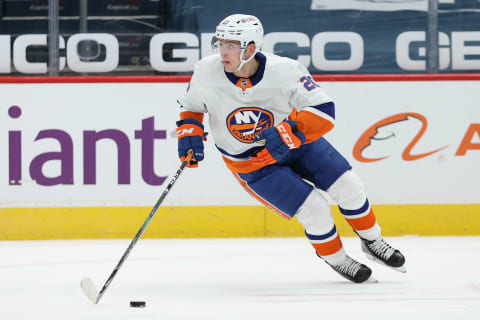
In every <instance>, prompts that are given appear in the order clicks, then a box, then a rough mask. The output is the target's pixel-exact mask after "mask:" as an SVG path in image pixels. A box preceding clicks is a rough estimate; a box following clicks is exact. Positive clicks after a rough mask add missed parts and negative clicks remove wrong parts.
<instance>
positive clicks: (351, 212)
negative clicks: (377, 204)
mask: <svg viewBox="0 0 480 320" xmlns="http://www.w3.org/2000/svg"><path fill="white" fill-rule="evenodd" d="M369 206H370V204H369V203H368V199H367V200H366V201H365V203H364V204H363V206H362V207H361V208H360V209H357V210H347V209H343V208H341V207H340V206H339V207H338V208H339V209H340V212H341V213H342V214H343V215H346V216H354V215H357V214H362V213H365V211H367V209H368V207H369Z"/></svg>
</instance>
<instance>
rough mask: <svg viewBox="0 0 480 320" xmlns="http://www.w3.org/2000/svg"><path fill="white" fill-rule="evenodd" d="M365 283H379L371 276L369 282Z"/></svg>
mask: <svg viewBox="0 0 480 320" xmlns="http://www.w3.org/2000/svg"><path fill="white" fill-rule="evenodd" d="M364 283H378V280H377V279H375V278H374V277H372V276H370V278H368V279H367V280H365V282H364Z"/></svg>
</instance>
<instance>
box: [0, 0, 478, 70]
mask: <svg viewBox="0 0 480 320" xmlns="http://www.w3.org/2000/svg"><path fill="white" fill-rule="evenodd" d="M429 1H430V0H372V1H366V0H298V1H291V0H263V1H257V0H243V1H213V0H175V1H170V0H155V1H153V0H102V1H88V19H87V30H88V31H87V32H88V33H89V35H88V36H79V35H78V33H80V32H84V31H80V15H79V8H78V3H76V2H69V1H62V2H61V3H60V8H59V10H60V37H61V39H60V57H61V59H65V62H64V63H62V62H61V70H60V72H61V73H62V74H68V73H79V72H82V73H89V72H95V73H105V74H191V73H192V71H193V66H194V64H195V62H196V61H198V60H199V59H201V58H202V57H204V56H206V55H209V54H211V53H212V50H211V49H210V39H211V36H212V34H213V32H214V31H215V27H216V25H217V24H218V23H219V22H220V21H221V20H222V19H223V18H225V17H226V16H228V15H231V14H234V13H245V14H252V15H255V16H257V17H258V18H259V19H260V20H261V21H262V24H263V26H264V29H265V38H264V41H263V50H264V51H270V52H274V53H276V54H278V55H281V56H286V57H290V58H292V59H297V60H299V61H300V62H301V63H302V64H304V65H305V66H306V67H307V68H308V69H309V71H310V72H311V73H313V74H323V73H340V74H342V73H344V74H379V73H427V72H428V71H427V70H429V69H428V64H427V58H428V57H429V56H432V53H434V51H430V50H429V48H431V47H432V44H431V43H430V46H429V45H427V42H428V39H429V34H428V32H427V30H429ZM0 3H1V4H2V5H1V6H0V10H1V11H0V48H1V50H0V51H1V52H0V73H21V74H39V73H40V74H42V73H46V70H47V68H46V62H47V60H48V47H47V45H46V43H47V42H46V41H47V40H46V35H47V34H48V10H47V9H48V5H47V1H46V0H42V1H37V0H23V1H2V0H0ZM431 12H432V11H430V13H431ZM2 13H3V16H2ZM437 21H438V23H437V24H436V28H437V30H438V48H437V49H438V63H437V64H438V71H439V72H443V73H459V72H478V71H479V70H480V1H478V0H438V19H437ZM430 22H431V20H430ZM431 25H432V24H431V23H430V30H432V29H431ZM33 35H35V36H33ZM107 35H111V36H113V38H112V37H110V39H107V38H108V36H107ZM79 37H80V38H81V39H80V40H79V39H78V38H79ZM71 38H73V39H71ZM98 38H102V39H101V41H100V40H98ZM102 41H103V42H102ZM9 52H11V54H10V53H9ZM79 64H81V65H82V66H79ZM97 65H102V67H97Z"/></svg>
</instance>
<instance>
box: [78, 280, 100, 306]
mask: <svg viewBox="0 0 480 320" xmlns="http://www.w3.org/2000/svg"><path fill="white" fill-rule="evenodd" d="M80 287H81V288H82V291H83V293H84V294H85V295H86V296H87V298H88V300H90V301H92V303H94V304H97V303H98V300H97V299H98V291H97V288H95V285H94V284H93V281H92V280H91V279H90V278H83V279H82V281H80Z"/></svg>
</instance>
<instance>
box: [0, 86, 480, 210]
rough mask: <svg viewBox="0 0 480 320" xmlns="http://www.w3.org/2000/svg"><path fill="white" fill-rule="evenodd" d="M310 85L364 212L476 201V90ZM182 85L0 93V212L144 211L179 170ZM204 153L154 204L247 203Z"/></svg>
mask: <svg viewBox="0 0 480 320" xmlns="http://www.w3.org/2000/svg"><path fill="white" fill-rule="evenodd" d="M320 85H321V86H323V87H324V88H325V89H326V90H327V92H328V93H329V94H330V96H331V97H332V98H333V99H334V101H335V103H336V121H337V123H336V127H335V128H334V129H333V131H332V132H331V133H329V134H328V135H327V139H328V140H329V141H331V142H332V143H333V144H334V145H335V146H336V147H337V148H338V149H339V150H340V151H341V152H342V153H343V155H344V156H345V157H346V158H347V159H348V160H349V161H350V162H351V164H352V166H353V167H354V169H355V171H357V173H358V174H359V175H360V176H361V178H362V180H363V182H364V186H365V189H366V191H367V194H368V196H369V199H370V201H371V202H372V203H375V204H423V203H425V204H430V203H478V202H479V201H480V188H479V187H478V181H480V170H479V168H478V166H479V163H480V108H479V107H478V103H477V101H476V99H477V96H478V92H479V89H480V85H479V83H478V82H477V81H414V82H406V81H385V82H382V81H378V82H327V83H321V82H320ZM186 86H187V83H45V84H0V96H1V97H2V99H1V102H0V150H1V151H2V152H1V154H2V156H1V157H0V207H42V206H43V207H52V206H62V207H64V206H149V205H152V204H153V203H154V202H155V201H156V199H157V198H158V196H159V195H160V193H161V192H162V191H163V188H164V186H165V185H166V183H168V181H169V179H170V177H171V175H173V173H174V172H175V170H176V169H177V168H178V166H179V164H180V163H179V160H178V159H177V143H176V138H175V135H174V130H175V121H176V120H178V107H177V103H176V99H177V97H178V95H179V94H180V93H181V92H182V91H183V90H185V88H186ZM207 119H208V118H207ZM206 127H207V129H206V130H207V131H208V124H207V126H206ZM205 153H206V158H205V160H204V161H203V162H201V163H200V166H199V168H197V169H188V170H187V171H185V172H184V174H183V176H182V177H181V178H180V179H179V181H178V183H177V185H176V186H175V187H174V189H173V190H174V191H172V192H171V194H170V195H169V196H168V197H167V199H166V201H165V203H164V204H165V205H169V206H179V205H182V206H183V205H189V206H190V205H191V206H195V205H258V202H257V201H256V200H254V199H253V198H251V197H250V196H249V195H248V194H247V192H246V191H244V190H243V189H242V188H241V186H240V185H239V184H238V183H237V181H236V180H235V179H234V177H233V175H232V174H231V173H230V172H229V170H228V169H226V168H225V166H224V165H223V161H222V159H221V156H220V154H219V152H218V151H217V150H216V148H215V146H214V142H213V141H212V140H211V139H209V141H207V142H206V151H205Z"/></svg>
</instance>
